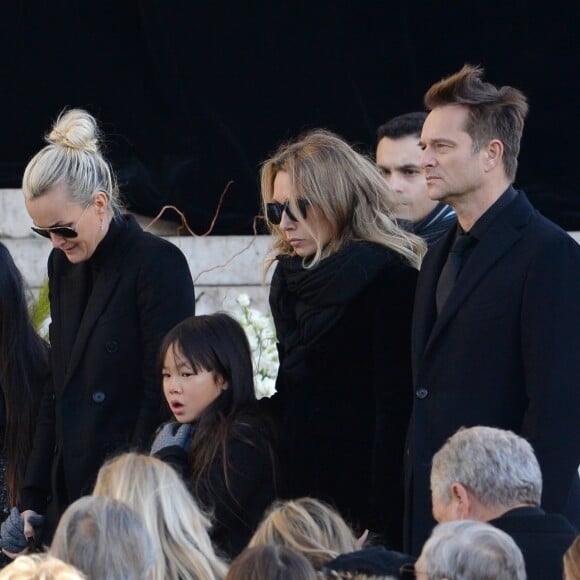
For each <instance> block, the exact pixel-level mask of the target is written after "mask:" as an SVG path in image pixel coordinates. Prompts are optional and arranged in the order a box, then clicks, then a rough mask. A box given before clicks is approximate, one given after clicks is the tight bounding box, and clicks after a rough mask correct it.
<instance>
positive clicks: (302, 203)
mask: <svg viewBox="0 0 580 580" xmlns="http://www.w3.org/2000/svg"><path fill="white" fill-rule="evenodd" d="M296 205H297V206H298V210H299V211H300V215H301V216H302V217H303V218H304V219H306V208H307V207H308V206H309V205H310V204H309V203H308V201H307V200H306V199H304V198H303V197H299V198H298V199H297V200H296ZM284 212H286V215H287V216H288V219H291V220H292V221H293V222H295V221H298V220H297V219H296V217H295V216H294V214H293V213H292V211H291V210H290V202H289V201H285V202H284V203H269V204H267V205H266V214H267V216H268V220H269V221H270V223H273V224H274V225H275V226H277V225H279V224H280V222H281V221H282V214H283V213H284Z"/></svg>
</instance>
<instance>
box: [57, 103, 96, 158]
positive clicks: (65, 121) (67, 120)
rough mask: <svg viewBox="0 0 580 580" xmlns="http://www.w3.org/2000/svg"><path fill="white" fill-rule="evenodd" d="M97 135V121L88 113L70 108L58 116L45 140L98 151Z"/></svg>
mask: <svg viewBox="0 0 580 580" xmlns="http://www.w3.org/2000/svg"><path fill="white" fill-rule="evenodd" d="M99 137H100V133H99V128H98V126H97V121H96V119H95V118H94V117H93V116H92V115H91V114H90V113H87V111H83V110H82V109H70V110H68V111H63V112H62V113H61V114H60V115H59V116H58V119H57V120H56V122H55V124H54V125H53V127H52V131H51V132H50V133H49V134H48V135H47V137H46V141H47V142H48V143H50V144H53V145H60V146H61V147H68V148H70V149H78V150H83V151H90V152H91V153H98V152H99Z"/></svg>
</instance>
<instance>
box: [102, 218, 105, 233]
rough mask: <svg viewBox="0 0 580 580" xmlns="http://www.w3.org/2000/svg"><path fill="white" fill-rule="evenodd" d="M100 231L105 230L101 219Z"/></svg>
mask: <svg viewBox="0 0 580 580" xmlns="http://www.w3.org/2000/svg"><path fill="white" fill-rule="evenodd" d="M101 231H102V232H103V231H105V224H104V222H103V220H101Z"/></svg>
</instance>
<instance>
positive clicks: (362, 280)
mask: <svg viewBox="0 0 580 580" xmlns="http://www.w3.org/2000/svg"><path fill="white" fill-rule="evenodd" d="M400 260H401V258H400V257H399V256H398V255H397V254H395V253H394V252H392V251H391V250H389V249H387V248H385V247H384V246H381V245H379V244H375V243H371V242H352V243H350V244H348V245H346V246H345V247H344V248H343V249H342V250H340V251H338V252H336V253H335V254H332V255H331V256H329V257H328V258H325V259H324V260H321V261H320V262H319V263H318V264H317V265H316V266H315V267H313V268H310V269H306V268H304V266H303V265H302V258H300V257H299V256H283V255H281V256H278V265H277V267H276V271H275V272H274V275H273V277H272V283H271V286H270V308H271V310H272V316H273V318H274V322H275V325H276V335H277V337H278V342H279V346H280V355H281V356H282V357H284V359H285V361H284V362H285V365H287V367H288V366H289V367H291V366H293V363H294V362H297V363H298V362H299V361H300V359H301V358H302V353H303V352H304V350H305V349H308V348H309V347H311V346H312V345H313V344H315V343H316V342H317V341H319V340H320V338H321V337H323V336H324V335H325V334H326V333H327V332H329V331H330V330H332V328H333V327H334V326H335V325H336V324H337V322H338V321H339V320H340V319H341V317H342V315H343V313H344V309H345V307H346V306H347V305H348V304H349V303H350V302H352V300H353V299H354V298H355V297H356V296H357V295H358V294H360V293H361V292H362V291H363V290H364V289H365V288H366V287H367V286H368V285H369V284H370V283H371V282H372V281H373V280H374V278H375V277H376V275H377V274H378V273H379V272H380V271H381V270H382V269H383V268H384V267H385V265H386V264H388V263H394V262H397V261H400Z"/></svg>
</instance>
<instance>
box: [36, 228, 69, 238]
mask: <svg viewBox="0 0 580 580" xmlns="http://www.w3.org/2000/svg"><path fill="white" fill-rule="evenodd" d="M30 229H31V230H32V231H33V232H34V233H35V234H38V235H39V236H42V237H43V238H47V239H50V234H54V235H55V236H61V237H63V238H76V237H77V236H78V234H77V232H76V231H75V230H73V228H70V227H67V226H62V227H56V228H35V227H31V228H30Z"/></svg>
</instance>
